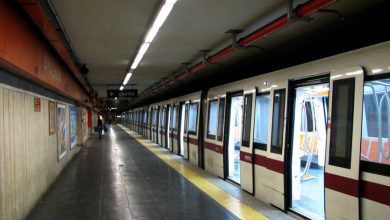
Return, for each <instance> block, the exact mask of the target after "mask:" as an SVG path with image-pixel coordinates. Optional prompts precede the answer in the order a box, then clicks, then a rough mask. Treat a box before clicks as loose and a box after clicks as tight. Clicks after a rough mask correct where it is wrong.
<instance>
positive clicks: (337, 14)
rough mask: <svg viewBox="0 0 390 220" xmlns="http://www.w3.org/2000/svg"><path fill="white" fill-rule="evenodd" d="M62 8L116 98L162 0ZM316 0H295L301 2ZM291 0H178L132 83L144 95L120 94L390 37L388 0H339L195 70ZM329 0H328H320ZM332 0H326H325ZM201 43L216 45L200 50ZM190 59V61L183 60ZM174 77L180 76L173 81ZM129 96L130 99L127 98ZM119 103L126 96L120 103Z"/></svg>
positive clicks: (178, 90)
mask: <svg viewBox="0 0 390 220" xmlns="http://www.w3.org/2000/svg"><path fill="white" fill-rule="evenodd" d="M46 1H47V3H50V4H51V5H52V6H53V9H54V10H55V13H56V14H57V16H58V18H59V20H60V21H61V23H62V25H63V29H64V31H65V33H66V34H67V36H68V38H69V41H70V43H71V44H72V46H73V48H74V51H75V53H76V55H77V58H78V59H79V62H80V63H84V64H86V66H87V68H88V69H89V72H88V73H87V78H88V80H89V82H90V84H91V85H92V87H93V88H94V90H95V91H97V93H98V97H99V98H102V99H103V100H105V103H107V104H108V105H109V106H115V105H116V103H117V104H118V103H119V102H115V101H113V100H112V99H106V96H107V89H119V86H120V85H121V84H122V82H123V79H124V77H125V75H126V73H127V71H128V69H129V65H131V62H132V60H133V59H134V56H135V55H136V53H137V50H138V48H139V47H140V45H141V44H142V42H143V38H144V37H145V35H146V32H147V30H148V28H149V27H150V25H151V24H152V22H153V19H154V17H155V16H156V14H157V12H158V9H159V7H160V6H161V2H162V1H160V0H114V1H107V0H83V1H80V0H67V1H63V0H46ZM312 1H315V0H308V1H294V9H295V10H298V9H299V7H301V6H303V5H305V4H308V3H310V2H312ZM287 2H288V1H286V0H272V1H269V0H240V1H237V0H178V1H177V2H176V4H175V5H174V7H173V9H172V12H171V14H170V15H169V16H168V18H167V20H166V21H165V23H164V24H163V26H162V27H161V28H160V31H159V32H158V34H157V36H156V37H155V39H154V41H153V42H152V43H151V45H150V47H149V49H148V51H147V52H146V54H145V56H144V57H143V59H142V61H141V62H140V64H139V66H138V68H137V69H136V70H135V71H134V73H133V76H132V78H131V79H130V81H129V84H130V85H127V86H126V87H125V89H138V94H139V95H140V96H139V97H138V98H130V99H126V100H120V101H121V102H122V103H121V105H120V108H121V109H126V108H129V107H135V106H139V105H143V104H146V103H149V102H154V101H158V100H159V99H163V98H169V97H172V96H176V95H180V94H184V93H187V92H193V91H198V90H201V89H203V88H207V87H209V86H214V85H217V84H220V83H226V82H230V81H233V80H238V79H242V78H246V77H249V76H253V75H258V74H262V73H266V72H269V71H272V70H276V69H280V68H283V67H288V66H291V65H296V64H299V63H303V62H307V61H311V60H316V59H319V58H322V57H326V56H330V55H333V54H337V53H341V52H344V51H348V50H351V49H355V48H359V47H363V46H367V45H371V44H374V43H378V42H382V41H386V40H389V39H390V37H389V36H390V35H389V34H388V30H387V27H386V25H383V24H384V23H386V22H388V21H389V20H390V13H388V11H389V9H390V6H389V5H390V4H389V3H388V1H387V0H370V1H357V0H336V1H330V2H331V4H327V5H326V7H324V8H322V9H321V10H318V11H317V12H315V13H313V14H311V15H310V16H309V17H306V18H299V19H293V20H291V22H289V24H288V25H287V26H285V27H283V28H281V29H278V30H276V31H275V32H272V33H269V34H267V35H266V36H265V37H263V38H261V39H256V40H254V41H253V42H251V43H250V47H247V48H240V49H238V48H237V49H235V50H234V52H232V53H229V55H228V56H225V57H222V58H221V59H218V60H217V61H215V62H214V63H212V64H211V63H206V64H205V66H204V67H203V68H201V69H200V70H198V71H193V72H192V73H191V74H186V75H185V77H179V79H175V78H172V77H174V76H177V75H178V74H179V73H183V72H185V73H186V72H187V73H188V71H189V70H192V69H193V67H194V66H196V65H198V64H199V63H202V62H203V58H204V57H205V58H206V59H207V58H210V57H211V56H213V55H214V54H217V53H218V52H220V51H221V50H223V49H226V48H229V47H231V45H232V44H233V41H232V35H231V34H228V33H225V32H226V31H228V30H232V29H234V30H242V32H241V33H240V34H238V40H240V39H244V38H245V37H247V36H249V35H250V34H252V33H253V32H255V31H257V30H259V29H260V28H262V27H264V26H265V25H267V24H269V23H271V22H272V21H274V20H275V19H278V18H280V17H281V16H283V15H285V14H286V13H287V8H288V7H287V5H288V3H287ZM317 2H321V1H317ZM323 2H325V1H323ZM201 50H210V52H207V53H203V54H202V53H200V51H201ZM183 63H184V64H183ZM169 79H174V80H173V83H170V84H169V85H165V84H164V82H167V81H168V80H169ZM123 104H124V105H123ZM118 105H119V104H118Z"/></svg>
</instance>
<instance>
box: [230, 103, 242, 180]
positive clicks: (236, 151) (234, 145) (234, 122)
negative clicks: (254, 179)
mask: <svg viewBox="0 0 390 220" xmlns="http://www.w3.org/2000/svg"><path fill="white" fill-rule="evenodd" d="M230 103H231V104H230V115H229V117H230V118H229V121H230V123H229V129H228V130H229V131H228V132H229V142H228V176H227V177H228V178H229V179H230V180H232V181H234V182H237V183H240V146H241V133H242V104H243V97H242V96H237V97H231V102H230Z"/></svg>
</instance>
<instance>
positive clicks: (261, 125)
mask: <svg viewBox="0 0 390 220" xmlns="http://www.w3.org/2000/svg"><path fill="white" fill-rule="evenodd" d="M269 101H270V95H269V93H267V94H260V95H257V96H256V107H255V108H256V110H255V125H254V135H253V136H254V139H253V145H254V147H255V148H257V149H260V150H267V140H268V116H269Z"/></svg>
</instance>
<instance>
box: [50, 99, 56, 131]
mask: <svg viewBox="0 0 390 220" xmlns="http://www.w3.org/2000/svg"><path fill="white" fill-rule="evenodd" d="M55 132H56V103H55V102H52V101H49V135H52V134H54V133H55Z"/></svg>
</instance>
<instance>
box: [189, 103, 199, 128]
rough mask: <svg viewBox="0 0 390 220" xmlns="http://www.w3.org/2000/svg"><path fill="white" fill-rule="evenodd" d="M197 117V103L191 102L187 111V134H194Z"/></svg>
mask: <svg viewBox="0 0 390 220" xmlns="http://www.w3.org/2000/svg"><path fill="white" fill-rule="evenodd" d="M197 119H198V103H191V104H190V106H189V112H188V133H189V134H192V135H196V132H197V129H196V125H197Z"/></svg>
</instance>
